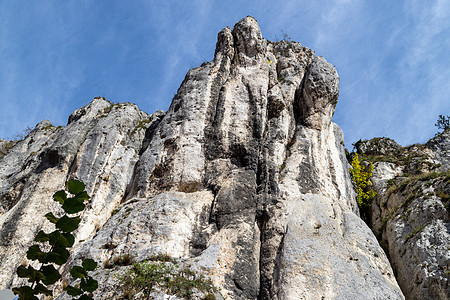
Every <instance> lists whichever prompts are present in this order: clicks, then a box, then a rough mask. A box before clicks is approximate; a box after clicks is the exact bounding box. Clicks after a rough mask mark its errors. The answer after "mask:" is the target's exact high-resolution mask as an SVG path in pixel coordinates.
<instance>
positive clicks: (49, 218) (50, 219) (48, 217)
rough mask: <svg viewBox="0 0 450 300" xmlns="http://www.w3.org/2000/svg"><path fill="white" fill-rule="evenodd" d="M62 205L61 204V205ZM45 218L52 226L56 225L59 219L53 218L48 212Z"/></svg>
mask: <svg viewBox="0 0 450 300" xmlns="http://www.w3.org/2000/svg"><path fill="white" fill-rule="evenodd" d="M61 204H62V203H61ZM45 217H46V218H47V220H49V221H50V222H52V223H53V224H56V222H58V220H59V218H57V217H55V216H54V215H53V214H52V213H51V212H49V213H48V214H46V215H45Z"/></svg>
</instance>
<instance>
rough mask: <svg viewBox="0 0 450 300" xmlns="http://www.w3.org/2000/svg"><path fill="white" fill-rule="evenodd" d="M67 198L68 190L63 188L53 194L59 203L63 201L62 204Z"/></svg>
mask: <svg viewBox="0 0 450 300" xmlns="http://www.w3.org/2000/svg"><path fill="white" fill-rule="evenodd" d="M66 199H67V195H66V192H65V191H63V190H61V191H57V192H56V193H54V194H53V200H55V201H58V202H59V203H61V205H63V204H64V202H65V201H66ZM50 222H51V221H50Z"/></svg>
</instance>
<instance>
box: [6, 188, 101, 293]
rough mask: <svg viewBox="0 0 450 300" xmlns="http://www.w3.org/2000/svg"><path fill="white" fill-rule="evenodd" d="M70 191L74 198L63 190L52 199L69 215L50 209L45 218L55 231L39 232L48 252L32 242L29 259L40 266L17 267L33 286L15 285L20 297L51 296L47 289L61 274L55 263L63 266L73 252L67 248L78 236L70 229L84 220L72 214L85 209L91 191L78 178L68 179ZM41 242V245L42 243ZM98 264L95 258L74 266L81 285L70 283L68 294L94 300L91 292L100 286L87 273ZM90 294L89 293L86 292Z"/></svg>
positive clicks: (40, 239) (18, 273)
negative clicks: (54, 212)
mask: <svg viewBox="0 0 450 300" xmlns="http://www.w3.org/2000/svg"><path fill="white" fill-rule="evenodd" d="M67 188H68V190H69V193H70V194H72V195H73V197H69V198H68V197H67V194H66V192H65V191H64V190H61V191H58V192H56V193H55V194H54V195H53V200H55V201H57V202H59V203H60V204H61V205H62V208H63V210H64V211H65V213H66V214H64V215H63V216H62V217H60V218H57V217H55V216H54V215H53V214H52V213H51V212H49V213H47V214H46V215H45V217H46V218H47V220H49V221H50V222H52V223H53V224H55V226H56V230H54V231H53V232H51V233H45V232H44V231H42V230H41V231H39V232H38V234H37V235H36V237H35V238H34V240H35V241H36V242H39V243H47V245H48V246H47V247H49V248H50V250H49V251H43V250H41V247H40V246H39V245H32V246H30V247H29V248H28V251H27V258H28V259H30V260H36V261H38V262H39V263H40V264H41V266H40V268H39V269H35V268H33V267H32V266H28V267H25V266H23V265H21V266H19V267H18V268H17V276H19V277H21V278H28V282H30V283H31V286H27V285H25V286H22V287H17V288H13V289H12V290H13V292H14V293H15V294H16V295H19V300H29V299H32V300H35V299H36V300H39V298H38V297H36V295H39V294H43V295H46V296H52V294H53V293H52V291H51V290H50V289H49V288H48V287H49V286H50V285H52V284H54V283H55V282H57V281H58V280H59V279H60V278H61V275H60V274H59V272H58V270H56V268H55V265H57V266H62V265H63V264H65V263H66V262H67V260H68V259H69V256H70V253H69V251H68V250H67V249H68V248H71V247H72V246H73V244H74V242H75V238H74V236H73V235H72V233H71V232H73V231H75V230H76V229H77V228H78V224H79V223H80V221H81V219H80V217H79V216H78V215H76V216H74V217H69V216H68V214H69V215H73V214H77V213H79V212H81V211H83V210H84V208H85V204H84V201H85V200H88V199H89V196H88V194H87V193H86V191H85V190H84V183H82V182H81V181H78V180H69V182H68V183H67ZM41 245H42V244H41ZM96 267H97V263H96V262H95V261H94V260H92V259H89V258H88V259H85V260H83V263H82V266H74V267H73V268H72V269H71V270H70V274H71V275H72V277H73V278H75V279H78V278H79V279H80V285H79V287H72V286H68V287H67V288H66V291H67V293H68V294H69V295H72V296H80V297H79V298H77V299H81V300H89V299H92V297H91V295H89V294H90V293H92V292H93V291H94V290H96V289H97V287H98V283H97V281H96V280H95V279H93V278H92V277H90V276H88V274H87V272H88V271H93V270H94V269H95V268H96ZM85 292H86V293H88V294H85Z"/></svg>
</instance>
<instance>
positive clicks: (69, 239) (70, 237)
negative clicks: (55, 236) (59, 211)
mask: <svg viewBox="0 0 450 300" xmlns="http://www.w3.org/2000/svg"><path fill="white" fill-rule="evenodd" d="M62 235H63V236H64V237H65V238H66V240H67V242H68V243H69V246H68V247H72V246H73V244H74V243H75V238H74V237H73V235H72V234H71V233H68V232H66V233H63V234H62Z"/></svg>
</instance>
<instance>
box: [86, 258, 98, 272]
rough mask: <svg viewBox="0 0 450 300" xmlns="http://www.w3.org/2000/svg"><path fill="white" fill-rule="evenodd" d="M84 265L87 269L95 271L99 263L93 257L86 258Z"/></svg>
mask: <svg viewBox="0 0 450 300" xmlns="http://www.w3.org/2000/svg"><path fill="white" fill-rule="evenodd" d="M82 266H83V268H84V269H85V270H86V271H94V270H95V268H97V263H96V262H95V261H94V260H93V259H91V258H86V259H85V260H83V263H82Z"/></svg>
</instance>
